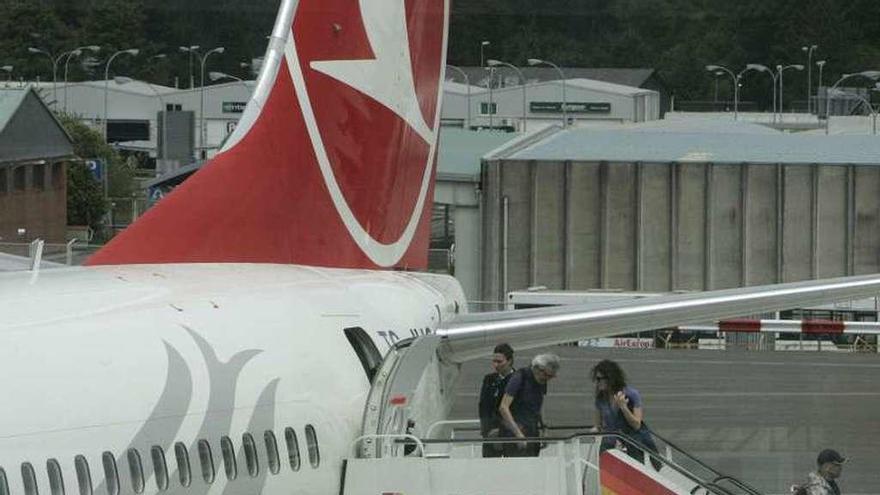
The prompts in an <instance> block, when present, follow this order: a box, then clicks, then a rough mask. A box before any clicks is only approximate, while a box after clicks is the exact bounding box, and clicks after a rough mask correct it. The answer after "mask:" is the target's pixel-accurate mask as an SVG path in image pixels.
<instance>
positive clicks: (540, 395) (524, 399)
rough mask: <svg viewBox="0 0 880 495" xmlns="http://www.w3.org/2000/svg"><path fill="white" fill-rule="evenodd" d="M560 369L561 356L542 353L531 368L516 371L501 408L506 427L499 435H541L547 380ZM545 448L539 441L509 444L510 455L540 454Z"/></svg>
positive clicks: (506, 454) (499, 407)
mask: <svg viewBox="0 0 880 495" xmlns="http://www.w3.org/2000/svg"><path fill="white" fill-rule="evenodd" d="M558 371H559V356H557V355H555V354H538V355H537V356H535V358H534V359H532V366H531V367H530V368H521V369H519V370H517V371H516V373H514V374H513V376H512V377H511V378H510V381H508V382H507V387H506V388H505V390H504V396H503V397H502V398H501V405H499V406H498V412H499V413H501V422H502V426H503V428H501V432H500V434H499V437H503V438H535V437H538V436H539V435H540V431H539V428H540V425H541V422H542V421H541V407H542V406H543V405H544V396H545V395H546V394H547V382H549V381H550V380H552V379H553V378H555V377H556V373H557V372H558ZM540 449H541V444H540V443H539V442H516V443H511V444H506V445H505V449H504V454H505V456H507V457H537V456H538V452H539V451H540Z"/></svg>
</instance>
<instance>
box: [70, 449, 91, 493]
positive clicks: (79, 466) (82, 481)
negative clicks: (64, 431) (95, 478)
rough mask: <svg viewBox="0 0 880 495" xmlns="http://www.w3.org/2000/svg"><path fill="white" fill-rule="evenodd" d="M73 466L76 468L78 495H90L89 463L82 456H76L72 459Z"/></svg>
mask: <svg viewBox="0 0 880 495" xmlns="http://www.w3.org/2000/svg"><path fill="white" fill-rule="evenodd" d="M73 464H74V466H76V483H77V484H78V485H79V495H92V473H91V472H90V471H89V461H87V460H86V458H85V457H84V456H81V455H78V456H76V458H74V459H73Z"/></svg>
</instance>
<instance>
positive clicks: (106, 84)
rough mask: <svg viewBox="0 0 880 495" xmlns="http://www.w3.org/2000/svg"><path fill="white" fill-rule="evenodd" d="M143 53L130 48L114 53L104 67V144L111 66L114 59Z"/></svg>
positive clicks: (105, 139) (105, 140)
mask: <svg viewBox="0 0 880 495" xmlns="http://www.w3.org/2000/svg"><path fill="white" fill-rule="evenodd" d="M140 52H141V51H140V50H139V49H137V48H129V49H128V50H119V51H118V52H116V53H114V54H113V55H111V56H110V58H109V59H107V65H106V66H105V67H104V142H105V143H106V142H107V117H108V115H107V98H108V95H109V94H110V64H112V63H113V59H115V58H116V57H118V56H120V55H131V56H133V57H135V56H137V54H138V53H140Z"/></svg>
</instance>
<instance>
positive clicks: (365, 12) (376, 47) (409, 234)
mask: <svg viewBox="0 0 880 495" xmlns="http://www.w3.org/2000/svg"><path fill="white" fill-rule="evenodd" d="M426 1H438V2H442V5H443V40H442V45H441V46H440V47H439V49H440V50H441V53H440V59H439V60H441V61H442V60H445V59H446V35H447V32H448V31H447V28H448V22H449V2H448V0H426ZM360 9H361V14H362V16H363V22H364V27H365V28H366V31H367V38H368V41H369V43H370V45H371V47H372V49H373V53H374V54H375V55H376V58H375V59H373V60H342V61H319V62H312V63H311V64H310V67H311V68H312V69H313V70H315V71H318V72H321V73H322V74H326V75H328V76H330V77H332V78H334V79H336V80H338V81H340V82H342V83H344V84H346V85H347V86H349V87H351V88H354V89H356V90H357V91H358V92H360V93H362V94H364V95H367V96H369V97H370V98H372V99H374V100H375V101H377V102H379V103H380V104H381V105H383V106H385V107H386V108H388V109H390V110H391V111H392V112H394V113H395V114H396V115H398V116H399V117H400V118H401V119H402V120H403V121H405V122H406V123H407V125H409V126H410V127H411V128H412V129H413V130H414V131H415V132H416V133H417V134H418V135H419V136H420V137H421V138H422V139H424V140H425V142H426V143H427V144H428V146H429V147H430V153H429V154H428V156H427V159H426V160H425V163H424V164H422V167H423V171H422V177H421V183H420V184H419V195H418V199H417V200H416V204H415V205H414V207H413V209H412V211H411V212H410V213H409V215H410V218H409V221H408V222H407V224H406V227H405V228H404V230H403V232H402V233H401V235H400V238H398V239H397V240H396V241H393V242H391V243H383V242H379V241H377V240H376V239H374V238H373V237H372V236H371V235H370V233H369V232H368V231H367V230H366V229H365V228H364V226H363V225H361V224H360V222H358V220H357V218H355V215H354V213H353V212H352V210H351V207H350V206H349V204H348V201H347V200H346V198H345V194H343V192H342V189H341V188H340V187H339V183H338V182H337V180H336V176H335V175H334V171H333V166H332V165H331V163H330V158H329V157H328V155H327V149H326V147H325V145H324V137H323V136H322V135H321V130H320V127H319V125H318V121H317V119H316V118H315V111H314V108H313V107H312V105H313V104H314V102H312V100H311V98H310V97H309V92H308V88H307V87H306V81H305V76H304V74H303V67H302V64H301V63H300V58H299V53H298V52H297V47H296V43H295V41H294V37H293V36H290V37H288V39H287V43H286V46H285V50H284V51H285V58H286V59H287V62H288V68H289V70H290V76H291V78H292V80H293V86H294V89H295V90H296V96H297V100H298V101H299V104H300V107H301V110H302V117H303V121H304V123H305V125H306V129H307V130H308V133H309V137H310V138H311V140H312V148H313V150H314V152H315V158H316V159H317V161H318V167H319V168H320V170H321V176H322V177H323V178H324V183H325V184H326V186H327V190H328V192H329V194H330V198H331V200H332V201H333V205H334V206H335V207H336V211H337V212H338V213H339V217H340V219H341V220H342V222H343V224H344V225H345V228H346V229H347V230H348V233H349V234H350V235H351V238H352V239H353V240H354V241H355V243H356V244H357V245H358V247H360V249H361V251H363V253H364V254H365V255H367V257H369V258H370V260H371V261H372V262H373V263H375V264H376V265H378V266H384V267H388V266H392V265H394V264H395V263H397V262H398V261H399V260H400V259H401V257H402V256H403V255H404V254H405V253H406V252H407V250H408V249H409V246H410V244H411V242H412V240H413V236H414V235H415V233H416V229H417V228H418V225H419V219H420V218H421V214H422V212H423V211H424V208H425V205H426V204H427V202H428V201H430V198H428V190H429V189H430V185H431V173H432V171H433V163H434V158H435V155H436V152H437V140H436V139H435V136H436V133H435V131H434V129H437V128H438V127H439V126H440V110H439V108H440V106H441V89H442V88H441V87H440V86H439V85H438V87H437V94H436V98H437V100H436V101H437V109H438V110H437V111H436V112H435V113H434V116H433V122H432V123H431V124H430V125H429V124H428V123H426V122H425V117H424V116H423V115H422V111H421V107H420V105H419V100H418V97H417V96H416V88H415V80H414V78H413V67H412V60H411V59H410V48H409V33H408V31H407V22H406V8H405V5H404V0H360ZM343 33H344V32H343ZM438 69H442V62H441V66H440V67H438ZM438 73H441V74H442V70H438Z"/></svg>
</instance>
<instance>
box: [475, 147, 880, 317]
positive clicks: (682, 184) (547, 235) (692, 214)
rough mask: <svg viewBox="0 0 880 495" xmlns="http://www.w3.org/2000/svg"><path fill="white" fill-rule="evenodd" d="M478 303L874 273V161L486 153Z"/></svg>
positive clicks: (878, 258) (878, 187) (879, 195)
mask: <svg viewBox="0 0 880 495" xmlns="http://www.w3.org/2000/svg"><path fill="white" fill-rule="evenodd" d="M483 187H484V195H483V201H484V203H483V215H484V218H483V222H484V226H485V229H484V231H483V232H484V233H483V236H484V237H483V246H484V248H485V249H484V252H483V256H484V260H483V261H484V262H483V284H482V285H483V298H484V299H493V300H498V299H500V298H501V297H502V295H503V293H504V292H505V290H507V291H509V290H516V289H523V288H526V287H529V286H535V285H544V286H547V287H548V288H551V289H593V288H605V289H623V290H640V291H669V290H681V289H684V290H705V289H720V288H727V287H737V286H744V285H760V284H769V283H776V282H789V281H796V280H803V279H809V278H826V277H834V276H842V275H847V274H863V273H875V272H878V271H880V166H877V167H875V166H836V165H835V166H830V165H818V164H813V165H809V164H805V165H777V164H741V165H730V164H724V165H720V164H718V165H716V164H676V163H605V162H601V163H600V162H552V161H540V162H538V161H515V160H514V161H501V162H499V161H492V162H486V163H484V165H483Z"/></svg>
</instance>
